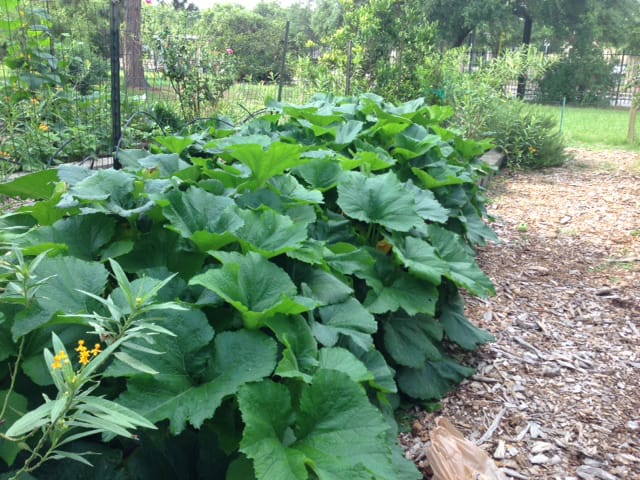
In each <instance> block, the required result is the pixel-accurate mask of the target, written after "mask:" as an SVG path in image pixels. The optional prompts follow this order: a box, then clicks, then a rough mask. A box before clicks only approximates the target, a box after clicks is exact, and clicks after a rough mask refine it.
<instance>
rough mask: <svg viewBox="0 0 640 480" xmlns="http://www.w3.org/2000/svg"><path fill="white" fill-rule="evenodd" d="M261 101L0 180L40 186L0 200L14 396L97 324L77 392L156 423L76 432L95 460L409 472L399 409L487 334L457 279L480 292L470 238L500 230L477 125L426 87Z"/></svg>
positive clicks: (255, 472)
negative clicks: (97, 167) (475, 136)
mask: <svg viewBox="0 0 640 480" xmlns="http://www.w3.org/2000/svg"><path fill="white" fill-rule="evenodd" d="M269 109H270V112H271V113H269V114H267V115H265V116H263V117H261V118H259V119H256V120H254V121H252V122H249V123H248V124H246V125H243V126H241V127H230V126H228V125H227V124H226V123H224V122H220V123H213V124H212V125H211V126H209V127H208V128H207V129H206V130H204V131H201V132H198V133H195V134H192V135H189V136H184V137H176V136H173V137H158V138H157V139H156V143H155V144H154V145H153V146H152V148H151V151H145V150H131V151H123V152H121V153H120V156H119V158H120V161H121V162H122V164H123V165H124V169H123V170H119V171H115V170H101V171H90V170H86V169H83V168H80V167H76V166H61V167H60V168H58V169H57V170H49V171H43V172H40V173H37V174H32V175H30V176H28V177H25V178H21V179H18V180H15V181H14V182H12V183H9V184H5V185H3V186H1V187H0V192H1V193H3V194H6V195H18V196H22V197H24V198H33V199H36V200H39V201H38V202H36V203H35V204H34V205H29V206H25V207H22V208H21V209H19V210H18V211H16V212H15V213H13V214H11V215H8V216H6V217H5V218H4V219H3V228H2V235H3V239H4V242H5V243H6V244H7V245H12V247H11V249H10V250H9V251H19V252H21V253H20V255H22V256H23V258H25V259H26V260H25V261H26V262H29V261H31V259H32V258H38V259H39V260H38V262H39V264H38V265H37V268H36V269H35V272H37V279H46V282H45V281H43V282H42V283H41V284H39V288H37V289H36V290H35V291H34V294H33V296H32V300H31V306H30V307H28V308H25V307H24V305H16V303H15V302H14V301H12V297H11V295H9V294H8V293H7V292H8V291H6V292H5V293H4V294H3V296H2V298H1V303H0V306H1V308H2V312H3V315H4V316H3V321H2V323H0V332H1V333H2V335H0V338H2V339H3V340H2V341H3V342H5V343H6V345H3V348H2V350H1V351H2V352H3V358H1V359H0V361H1V362H2V363H3V364H4V365H5V366H6V367H9V368H3V369H2V371H3V372H7V371H8V370H11V371H13V372H15V373H16V375H13V376H12V377H6V376H5V377H4V378H3V379H2V391H3V397H4V398H10V400H9V404H10V405H11V409H8V412H11V413H10V415H14V414H15V415H16V416H17V415H18V414H19V413H22V412H24V411H25V410H27V409H30V410H31V411H33V409H37V407H38V406H39V405H40V404H41V403H42V397H41V393H43V392H49V395H50V396H51V395H53V394H54V393H55V391H56V385H54V384H53V381H52V379H51V375H50V373H51V372H50V371H49V369H48V368H47V362H49V363H51V364H53V363H55V358H53V355H54V354H59V352H60V351H62V350H64V349H63V347H62V346H65V348H66V350H67V352H68V350H69V349H70V348H71V347H70V346H71V345H76V343H77V341H78V339H87V344H88V345H91V344H93V343H94V342H93V340H91V341H89V339H88V337H87V335H88V334H87V332H94V334H93V335H92V336H93V338H95V334H96V333H97V334H99V338H100V343H101V345H103V346H107V345H110V346H108V347H106V348H103V350H104V352H103V353H100V354H99V355H98V356H96V357H95V359H93V360H91V362H90V363H89V364H88V365H87V367H84V368H90V367H91V366H92V365H95V364H94V363H93V362H96V361H97V360H99V359H102V360H101V361H102V362H103V363H102V365H101V373H100V377H99V378H100V383H99V385H94V386H95V388H96V389H95V390H92V392H91V395H96V396H104V397H105V398H106V399H108V400H109V401H111V402H114V404H116V405H118V406H119V407H123V408H128V409H131V410H132V411H134V412H136V414H137V415H140V416H141V417H142V418H144V419H146V420H147V421H148V422H151V423H152V424H154V425H155V426H156V427H157V430H149V429H146V430H144V429H143V430H137V431H136V432H135V435H137V437H135V438H127V435H123V436H122V437H119V438H113V437H112V436H109V435H107V436H103V437H102V439H100V438H99V436H98V435H97V433H98V432H94V433H95V434H92V435H90V434H87V436H86V437H84V438H82V439H78V440H77V441H73V442H70V444H69V447H70V448H69V449H68V450H69V451H71V452H72V453H74V454H78V455H81V454H82V453H83V452H87V451H92V452H99V453H101V455H100V456H90V457H83V458H86V459H87V460H89V461H91V463H92V464H93V465H94V469H93V470H91V472H92V475H98V476H96V477H95V478H100V477H99V475H101V474H100V473H99V472H103V471H104V472H105V474H106V472H108V475H110V476H113V475H114V474H115V475H117V476H120V477H121V478H130V477H142V478H147V477H151V476H152V475H155V476H157V475H159V474H160V472H162V474H166V472H167V471H168V470H167V469H171V468H175V469H177V471H180V472H181V473H182V474H183V475H187V476H191V478H196V477H197V476H199V475H205V476H206V475H210V474H212V473H211V472H215V473H216V474H217V475H218V476H219V475H220V472H226V478H229V479H236V478H238V479H239V478H242V479H247V478H257V479H267V478H283V479H285V478H292V479H294V478H314V477H315V478H320V479H324V478H336V477H338V478H345V477H346V476H353V477H355V478H417V477H418V474H417V471H416V469H415V467H414V466H413V465H411V464H410V463H408V462H407V461H405V460H404V459H403V458H402V454H401V451H400V449H399V447H398V445H397V441H396V439H395V428H394V427H393V425H394V422H393V421H392V418H393V417H392V412H393V409H394V408H395V407H397V405H398V403H399V401H400V399H401V398H403V397H404V398H413V399H414V400H417V401H424V400H427V401H431V400H436V399H438V398H440V397H441V396H442V395H444V394H445V393H446V392H448V391H449V390H451V389H452V388H454V386H455V384H456V383H457V382H459V381H461V380H462V379H463V378H465V377H466V376H468V375H470V374H471V373H472V372H473V370H472V369H470V368H468V367H466V366H464V365H462V364H461V363H460V358H461V357H460V353H461V352H462V351H464V350H474V349H475V348H477V346H478V345H480V344H482V343H484V342H486V341H489V340H491V336H490V335H489V334H487V333H486V332H484V331H482V330H479V329H478V328H476V327H475V326H473V325H472V324H471V323H470V322H469V321H468V320H467V319H466V318H465V316H464V302H463V300H462V297H461V295H460V289H465V290H467V291H469V292H470V293H471V294H475V295H482V296H485V295H491V294H492V293H493V287H492V285H491V282H490V281H489V280H488V278H487V277H486V276H485V275H484V274H483V273H482V271H481V270H480V269H479V267H478V266H477V264H476V263H475V260H474V254H473V250H472V248H471V246H472V245H475V244H482V243H484V242H485V241H487V240H491V239H495V236H494V235H493V232H492V231H491V230H490V229H488V228H487V227H486V226H485V224H484V223H483V220H482V218H483V216H484V206H483V196H482V191H481V189H480V187H479V186H478V184H477V180H478V178H479V177H481V176H483V175H485V174H486V173H487V172H488V169H487V167H486V165H484V164H483V163H482V162H480V161H478V160H477V157H478V156H479V155H480V154H481V153H482V152H483V151H485V150H486V149H487V148H489V146H490V144H489V143H488V142H481V143H478V142H475V141H470V140H465V139H463V138H462V137H461V136H460V135H459V134H458V133H456V132H455V131H451V130H448V129H446V128H444V127H443V122H445V121H446V120H447V118H448V117H449V116H450V115H451V113H452V112H451V110H450V109H449V108H448V107H440V106H428V105H426V104H425V103H424V101H423V100H422V99H418V100H415V101H411V102H408V103H404V104H401V105H399V106H394V105H392V104H388V103H386V102H385V101H384V100H383V99H382V98H380V97H377V96H374V95H363V96H360V97H356V98H334V97H331V96H321V97H317V98H316V99H315V100H314V102H313V103H310V104H308V105H303V106H294V105H287V104H271V105H269ZM16 249H17V250H16ZM16 255H17V254H14V255H13V256H11V255H9V256H7V257H6V259H7V262H9V264H15V262H16V261H15V260H12V259H15V258H17V257H16ZM37 255H40V257H36V256H37ZM111 259H113V260H111ZM115 262H117V263H115ZM12 271H13V270H9V271H8V274H7V275H6V276H5V284H7V285H8V284H10V283H11V282H14V283H15V281H16V279H15V278H14V277H15V274H13V273H11V272H12ZM134 292H153V294H154V295H155V296H154V295H151V294H149V295H147V296H145V295H141V294H139V293H134ZM153 299H155V300H153ZM148 302H151V303H148ZM156 302H157V303H158V305H156ZM167 302H169V303H167ZM176 302H177V304H178V305H179V306H180V308H179V309H176V307H175V305H176ZM144 308H147V309H149V310H152V311H149V312H148V316H147V314H145V315H140V316H139V317H138V318H140V322H144V325H145V328H151V327H152V325H156V327H154V328H156V330H154V332H156V331H157V332H158V334H157V335H154V336H150V337H148V341H149V342H152V343H151V344H149V343H148V342H142V341H140V340H139V339H137V338H129V337H126V336H125V337H118V336H117V335H118V331H117V330H113V325H117V324H118V322H115V323H114V321H113V319H123V318H131V316H132V315H134V314H135V312H137V311H138V309H144ZM150 317H152V318H154V319H157V320H151V318H150ZM107 325H111V326H112V327H111V330H108V329H107V327H106V326H107ZM160 328H161V329H162V331H160ZM127 331H131V330H127ZM52 332H53V333H55V335H57V338H59V339H60V343H57V342H58V341H57V340H55V342H56V343H55V345H53V348H54V350H53V353H51V354H49V356H48V357H47V361H46V362H45V361H43V357H42V352H43V350H44V349H45V348H48V349H51V347H52V344H51V335H52ZM169 332H170V333H169ZM54 338H56V337H54ZM121 339H122V340H121ZM119 341H120V342H121V343H119V344H118V347H117V351H116V349H115V347H114V348H113V349H112V350H111V352H112V353H113V355H105V353H107V351H108V350H109V349H110V348H112V346H113V345H116V344H117V342H119ZM109 342H113V343H111V344H110V343H109ZM21 345H22V347H21ZM61 345H62V346H61ZM5 347H6V348H5ZM158 352H162V354H158ZM66 355H67V356H69V357H70V355H69V354H68V353H67V354H66ZM49 357H51V358H49ZM19 358H20V361H19V362H18V359H19ZM17 363H18V365H16V364H17ZM102 367H104V370H102ZM56 372H57V370H56ZM55 374H56V373H55V372H54V375H55ZM5 375H6V373H5ZM16 377H17V378H18V381H16V383H15V384H11V378H16ZM54 378H56V377H55V376H54ZM8 391H10V392H11V395H10V396H9V395H8ZM11 399H13V400H11ZM45 405H46V404H45ZM119 407H117V408H119ZM114 408H116V407H114ZM36 411H37V410H36ZM116 412H117V409H116ZM110 414H111V413H110ZM30 415H32V416H37V415H35V414H30ZM16 416H13V417H12V416H9V417H8V418H6V419H4V420H5V422H4V423H3V424H2V426H0V431H2V432H4V435H5V436H7V435H8V433H12V432H11V431H10V432H7V430H6V428H8V427H9V426H10V424H13V425H15V423H14V421H15V418H16ZM18 425H19V426H20V424H18ZM11 428H15V429H17V430H18V431H20V432H21V433H23V430H24V428H26V427H23V428H22V429H18V427H11ZM45 428H46V427H45ZM35 431H36V435H37V434H38V431H40V426H38V427H37V428H35ZM87 431H90V429H89V428H87V429H85V430H84V431H81V432H79V433H86V432H87ZM45 433H46V432H45ZM120 433H123V432H120ZM136 438H139V441H138V440H136ZM30 441H31V442H33V440H27V443H26V444H13V443H9V444H7V443H6V442H5V443H3V446H4V445H10V446H11V448H12V450H11V452H10V454H9V453H7V452H6V451H5V450H3V449H0V458H2V459H3V461H4V462H5V463H7V464H8V465H10V467H11V468H12V469H13V470H14V471H17V470H19V469H20V468H21V467H22V466H23V465H24V462H25V460H26V458H28V451H27V450H25V448H26V447H27V445H28V446H29V448H30V449H33V448H34V445H33V444H30V443H29V442H30ZM3 448H6V447H3ZM150 458H153V459H154V461H149V459H150ZM166 462H168V463H166ZM83 468H85V467H83V466H82V465H80V464H77V462H71V463H69V462H68V461H60V462H55V463H49V464H47V466H46V468H41V469H39V470H38V471H37V472H36V475H37V476H38V478H56V476H57V478H59V476H60V475H63V476H64V475H68V474H69V472H72V471H78V472H79V471H82V469H83ZM86 468H88V467H86ZM78 469H80V470H78Z"/></svg>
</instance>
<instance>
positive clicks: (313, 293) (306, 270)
mask: <svg viewBox="0 0 640 480" xmlns="http://www.w3.org/2000/svg"><path fill="white" fill-rule="evenodd" d="M294 281H295V282H296V283H297V284H298V285H300V287H301V289H302V291H303V292H304V294H305V295H306V296H308V297H311V298H313V299H315V300H318V302H320V303H322V304H323V305H330V304H334V303H341V302H344V301H346V300H347V298H348V297H349V296H350V295H351V294H353V288H351V287H350V286H349V285H347V284H345V283H344V282H343V281H342V280H340V279H338V277H337V276H335V275H332V274H331V273H329V272H327V271H325V270H321V269H320V268H311V267H306V266H300V267H296V270H295V273H294Z"/></svg>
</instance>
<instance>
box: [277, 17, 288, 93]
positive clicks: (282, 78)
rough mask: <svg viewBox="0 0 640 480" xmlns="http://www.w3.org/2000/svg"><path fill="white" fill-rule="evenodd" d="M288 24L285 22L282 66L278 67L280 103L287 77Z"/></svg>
mask: <svg viewBox="0 0 640 480" xmlns="http://www.w3.org/2000/svg"><path fill="white" fill-rule="evenodd" d="M290 25H291V24H290V22H289V21H288V20H287V26H286V27H285V30H284V47H283V48H282V65H280V84H279V85H278V101H279V102H281V101H282V90H283V89H284V82H285V80H286V76H287V47H288V46H289V26H290Z"/></svg>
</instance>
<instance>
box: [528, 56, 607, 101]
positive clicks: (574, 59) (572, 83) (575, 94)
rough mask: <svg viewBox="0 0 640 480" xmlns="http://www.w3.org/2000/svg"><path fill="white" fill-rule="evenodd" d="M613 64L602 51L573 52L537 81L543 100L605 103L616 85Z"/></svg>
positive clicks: (540, 96) (541, 99)
mask: <svg viewBox="0 0 640 480" xmlns="http://www.w3.org/2000/svg"><path fill="white" fill-rule="evenodd" d="M616 80H617V78H616V76H615V74H614V73H613V70H612V66H611V65H610V64H609V63H608V62H607V61H606V60H605V59H604V57H603V55H602V52H591V53H588V54H573V55H569V56H568V57H567V58H565V59H563V60H561V61H560V62H558V63H556V64H554V65H553V66H551V67H550V68H549V69H548V70H547V71H546V73H545V74H544V76H543V77H542V79H541V80H540V82H539V84H538V99H539V100H540V101H542V102H559V101H561V100H562V98H563V97H564V98H566V100H567V102H571V103H579V104H582V105H603V104H604V105H608V102H609V100H608V95H609V92H611V90H612V89H613V88H614V87H615V85H616Z"/></svg>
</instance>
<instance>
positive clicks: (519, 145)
mask: <svg viewBox="0 0 640 480" xmlns="http://www.w3.org/2000/svg"><path fill="white" fill-rule="evenodd" d="M489 128H491V129H492V131H491V132H490V135H491V136H492V137H493V138H494V142H495V144H496V146H497V147H498V148H499V149H500V150H502V151H503V152H504V153H505V155H506V157H507V165H508V166H509V167H510V168H515V169H536V168H546V167H557V166H560V165H562V164H563V163H564V161H565V160H566V158H567V155H566V153H565V151H564V143H563V140H562V135H561V134H560V132H559V131H558V130H557V128H558V125H557V123H556V121H555V120H554V119H553V118H552V117H551V116H548V115H544V114H539V113H536V112H535V111H533V110H531V109H530V108H529V107H528V106H527V105H526V104H524V103H522V102H518V101H515V100H514V101H509V102H505V103H504V104H503V105H502V106H501V107H500V108H499V109H497V110H496V112H495V114H494V115H493V116H492V118H491V120H490V121H489Z"/></svg>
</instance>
